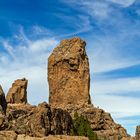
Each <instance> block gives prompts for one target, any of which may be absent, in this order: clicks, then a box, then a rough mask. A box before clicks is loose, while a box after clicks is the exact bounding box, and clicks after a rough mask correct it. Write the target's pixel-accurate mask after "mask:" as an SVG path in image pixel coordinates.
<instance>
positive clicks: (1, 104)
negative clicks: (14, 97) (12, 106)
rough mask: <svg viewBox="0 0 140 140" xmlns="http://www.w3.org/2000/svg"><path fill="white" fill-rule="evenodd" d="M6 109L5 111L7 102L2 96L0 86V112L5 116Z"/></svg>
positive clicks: (3, 95)
mask: <svg viewBox="0 0 140 140" xmlns="http://www.w3.org/2000/svg"><path fill="white" fill-rule="evenodd" d="M6 109H7V102H6V99H5V94H4V92H3V89H2V87H1V85H0V112H1V113H2V114H4V115H5V114H6Z"/></svg>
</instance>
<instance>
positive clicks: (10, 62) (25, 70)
mask: <svg viewBox="0 0 140 140" xmlns="http://www.w3.org/2000/svg"><path fill="white" fill-rule="evenodd" d="M16 39H18V40H19V43H18V45H15V44H14V45H13V44H12V43H11V42H12V39H9V40H5V39H3V40H1V44H3V47H4V48H5V49H6V51H7V53H2V52H1V55H0V62H1V63H0V65H1V67H0V77H1V79H0V84H1V85H2V87H3V89H4V91H5V93H6V94H7V92H8V90H9V88H10V87H11V85H12V83H13V82H14V81H15V80H16V79H20V78H23V77H25V78H27V79H28V80H29V86H28V100H29V103H31V104H37V103H40V102H43V101H48V85H47V84H48V83H47V59H48V56H49V55H50V53H51V52H50V51H52V50H53V48H54V47H55V46H56V44H57V43H58V41H57V40H56V39H54V38H47V37H46V38H41V39H36V40H30V39H29V38H28V37H27V36H26V35H25V33H24V32H23V30H22V32H20V35H17V36H16ZM11 57H12V58H14V59H11Z"/></svg>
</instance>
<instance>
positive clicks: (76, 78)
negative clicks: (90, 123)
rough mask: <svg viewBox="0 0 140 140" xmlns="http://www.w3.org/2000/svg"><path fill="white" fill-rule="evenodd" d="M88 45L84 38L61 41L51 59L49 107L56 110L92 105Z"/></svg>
mask: <svg viewBox="0 0 140 140" xmlns="http://www.w3.org/2000/svg"><path fill="white" fill-rule="evenodd" d="M85 46H86V42H85V41H83V40H81V39H80V38H76V37H75V38H72V39H67V40H63V41H61V43H60V45H59V46H58V47H56V48H55V49H54V51H53V53H52V54H51V55H50V56H49V59H48V82H49V103H50V105H51V106H53V107H55V108H63V107H65V106H66V105H68V104H73V105H77V104H80V105H83V104H90V103H91V100H90V95H89V87H90V74H89V61H88V57H87V55H86V51H85Z"/></svg>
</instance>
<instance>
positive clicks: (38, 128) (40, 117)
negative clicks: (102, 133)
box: [3, 102, 73, 137]
mask: <svg viewBox="0 0 140 140" xmlns="http://www.w3.org/2000/svg"><path fill="white" fill-rule="evenodd" d="M7 120H8V121H5V122H4V124H3V127H4V128H3V130H12V131H15V132H16V133H17V134H26V135H29V136H34V137H44V136H48V135H49V134H54V135H61V134H64V135H68V134H70V132H71V128H72V126H73V125H72V118H71V116H70V115H69V113H68V112H66V111H63V110H62V109H54V108H53V109H52V108H50V106H49V105H48V104H47V103H45V102H44V103H42V104H39V105H38V106H37V107H36V106H32V105H28V104H26V105H24V104H18V105H16V104H14V105H12V104H9V105H8V108H7Z"/></svg>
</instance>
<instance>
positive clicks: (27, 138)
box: [17, 135, 89, 140]
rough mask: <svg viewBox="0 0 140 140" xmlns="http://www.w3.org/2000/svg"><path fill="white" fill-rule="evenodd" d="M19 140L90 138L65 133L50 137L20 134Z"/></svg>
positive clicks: (85, 139)
mask: <svg viewBox="0 0 140 140" xmlns="http://www.w3.org/2000/svg"><path fill="white" fill-rule="evenodd" d="M17 140H89V139H88V138H87V137H82V136H65V135H50V136H48V137H42V138H39V137H30V136H26V135H18V137H17Z"/></svg>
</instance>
